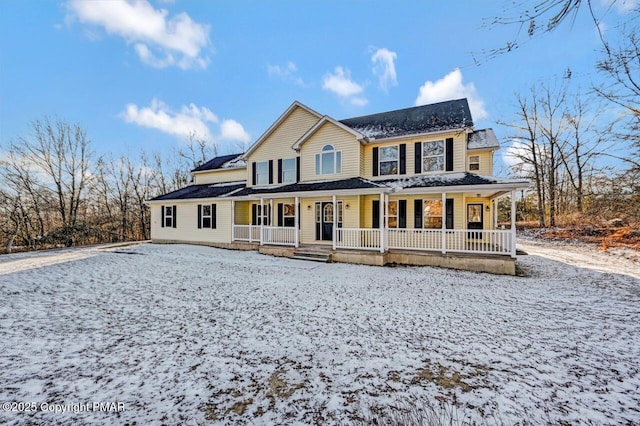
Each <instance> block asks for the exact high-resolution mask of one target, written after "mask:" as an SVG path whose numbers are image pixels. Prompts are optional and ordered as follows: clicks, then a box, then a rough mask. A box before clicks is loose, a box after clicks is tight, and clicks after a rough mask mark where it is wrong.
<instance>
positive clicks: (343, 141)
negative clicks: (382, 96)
mask: <svg viewBox="0 0 640 426" xmlns="http://www.w3.org/2000/svg"><path fill="white" fill-rule="evenodd" d="M327 144H329V145H333V147H334V148H335V149H336V150H338V151H342V172H341V173H338V174H332V175H320V176H316V154H318V153H320V152H322V147H323V146H325V145H327ZM360 146H361V145H360V142H358V140H357V139H356V138H355V136H353V135H352V134H351V133H349V132H347V131H345V130H343V129H341V128H339V127H338V126H336V125H335V124H332V123H325V124H324V125H323V126H322V127H321V128H320V129H318V130H317V131H316V132H315V133H314V134H313V136H311V137H310V138H309V139H308V140H307V141H306V142H305V143H304V144H303V145H302V147H301V149H300V155H301V159H300V163H301V166H300V169H301V173H300V180H301V181H303V182H304V181H314V180H333V179H345V178H350V177H356V176H359V175H360V158H361V157H360V149H361V148H360Z"/></svg>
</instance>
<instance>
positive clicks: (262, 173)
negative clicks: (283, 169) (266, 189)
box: [256, 161, 269, 185]
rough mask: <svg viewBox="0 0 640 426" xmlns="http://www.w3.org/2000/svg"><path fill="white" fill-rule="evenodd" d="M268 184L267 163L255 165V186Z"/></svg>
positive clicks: (262, 162)
mask: <svg viewBox="0 0 640 426" xmlns="http://www.w3.org/2000/svg"><path fill="white" fill-rule="evenodd" d="M268 184H269V162H268V161H261V162H259V163H256V185H268Z"/></svg>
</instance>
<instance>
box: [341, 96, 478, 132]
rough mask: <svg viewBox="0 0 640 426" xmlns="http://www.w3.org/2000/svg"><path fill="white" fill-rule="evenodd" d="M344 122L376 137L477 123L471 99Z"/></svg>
mask: <svg viewBox="0 0 640 426" xmlns="http://www.w3.org/2000/svg"><path fill="white" fill-rule="evenodd" d="M340 122H341V123H342V124H344V125H346V126H348V127H350V128H352V129H353V130H356V131H358V132H360V133H362V134H363V135H365V136H367V137H369V138H372V139H382V138H390V137H394V136H406V135H412V134H420V133H428V132H435V131H441V130H453V129H463V128H465V127H471V126H473V120H472V119H471V111H470V110H469V103H468V102H467V99H457V100H453V101H445V102H439V103H435V104H429V105H422V106H417V107H412V108H405V109H399V110H396V111H388V112H381V113H378V114H371V115H365V116H362V117H355V118H348V119H346V120H340Z"/></svg>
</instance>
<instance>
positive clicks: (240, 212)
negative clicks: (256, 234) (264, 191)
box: [234, 201, 251, 225]
mask: <svg viewBox="0 0 640 426" xmlns="http://www.w3.org/2000/svg"><path fill="white" fill-rule="evenodd" d="M235 216H236V217H235V222H234V224H236V225H249V224H250V223H251V207H250V205H249V202H248V201H236V205H235Z"/></svg>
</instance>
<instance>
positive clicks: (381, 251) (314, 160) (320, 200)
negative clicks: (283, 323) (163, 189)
mask: <svg viewBox="0 0 640 426" xmlns="http://www.w3.org/2000/svg"><path fill="white" fill-rule="evenodd" d="M498 148H499V144H498V141H497V139H496V137H495V134H494V133H493V131H492V130H491V129H484V130H474V128H473V121H472V118H471V113H470V111H469V105H468V103H467V100H466V99H458V100H453V101H447V102H441V103H437V104H431V105H424V106H418V107H413V108H407V109H402V110H397V111H389V112H383V113H379V114H372V115H367V116H363V117H356V118H350V119H346V120H336V119H334V118H332V117H329V116H327V115H321V114H319V113H318V112H316V111H314V110H312V109H311V108H308V107H307V106H305V105H303V104H301V103H299V102H297V101H296V102H294V103H293V104H292V105H291V106H290V107H289V108H287V110H286V111H284V113H282V115H281V116H280V117H278V119H277V120H276V121H275V122H274V123H273V124H272V125H271V126H270V127H269V128H268V129H267V131H266V132H264V134H263V135H262V136H260V138H258V139H257V140H256V141H255V143H254V144H253V145H252V146H251V147H250V148H249V149H248V150H247V152H245V153H242V154H236V155H226V156H221V157H216V158H214V159H212V160H210V161H209V162H207V163H205V164H203V165H201V166H200V167H197V168H196V169H194V170H193V171H192V174H193V179H194V182H193V185H190V186H188V187H186V188H182V189H180V190H177V191H174V192H171V193H169V194H164V195H161V196H159V197H156V198H154V199H152V200H150V201H149V204H150V206H151V238H152V240H153V242H166V243H168V242H171V243H176V242H183V243H198V244H207V245H212V246H218V247H226V248H236V249H238V248H241V249H258V250H260V252H263V253H270V254H277V255H284V256H290V257H316V258H323V259H331V260H333V261H337V262H341V261H342V262H353V263H365V264H376V265H384V264H387V263H400V264H412V265H436V266H445V267H453V268H459V269H470V270H480V271H489V272H498V273H514V272H515V260H514V259H515V214H514V212H515V208H514V203H515V201H514V200H515V197H514V196H513V194H514V192H515V191H516V190H518V189H522V188H525V187H527V185H528V183H527V182H526V181H522V180H513V179H504V178H498V177H493V154H494V152H495V151H496V150H497V149H498ZM510 194H511V195H512V197H511V199H512V209H511V218H512V220H511V227H510V228H509V229H497V202H498V199H500V198H501V197H503V196H506V195H510Z"/></svg>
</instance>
